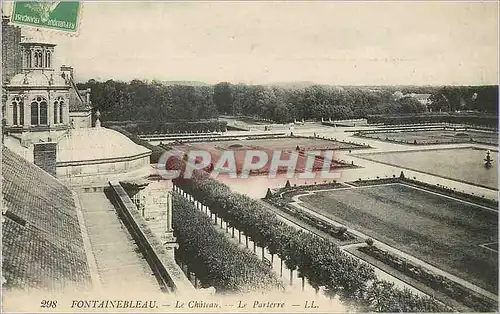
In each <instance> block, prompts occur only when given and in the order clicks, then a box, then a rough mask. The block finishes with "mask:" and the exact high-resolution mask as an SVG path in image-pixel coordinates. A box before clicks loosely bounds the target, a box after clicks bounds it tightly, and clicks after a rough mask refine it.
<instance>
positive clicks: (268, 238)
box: [167, 157, 451, 312]
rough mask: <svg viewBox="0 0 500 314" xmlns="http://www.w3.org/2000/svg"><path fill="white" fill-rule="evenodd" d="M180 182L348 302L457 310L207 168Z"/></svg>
mask: <svg viewBox="0 0 500 314" xmlns="http://www.w3.org/2000/svg"><path fill="white" fill-rule="evenodd" d="M167 169H170V170H181V171H183V170H184V169H185V163H184V162H183V161H182V160H181V159H179V158H175V157H174V158H170V159H169V162H167ZM174 183H175V184H176V185H177V186H178V187H180V188H181V189H182V190H184V191H186V192H187V193H189V194H190V195H192V196H193V197H194V198H195V199H196V200H197V201H199V202H201V203H202V204H204V205H205V206H208V207H209V208H210V209H211V211H212V212H215V213H217V215H218V216H220V217H221V218H223V219H224V220H225V221H226V222H228V223H229V224H231V225H234V226H235V227H236V228H238V230H244V232H245V234H247V235H248V236H250V237H251V238H252V241H254V242H255V243H257V245H259V246H260V247H267V249H268V250H269V252H270V253H271V254H277V255H278V256H279V257H280V258H281V259H282V260H284V261H285V263H286V265H287V267H288V268H290V269H297V270H298V271H299V273H300V276H301V277H302V276H304V277H306V278H307V279H308V281H309V282H310V283H311V284H312V285H315V286H317V287H320V286H324V287H326V291H327V293H328V294H330V295H332V296H333V295H337V296H339V297H340V298H341V299H342V300H343V301H344V302H346V303H350V304H355V305H356V306H358V307H361V308H362V310H364V311H389V312H399V311H404V312H408V311H409V312H422V311H423V312H434V311H440V312H442V311H450V310H451V309H450V308H449V307H447V306H444V305H442V304H441V303H439V302H437V301H436V300H434V299H432V298H429V297H422V296H417V295H415V294H413V293H412V292H410V291H409V290H406V289H405V290H401V289H398V288H395V287H394V284H392V283H389V282H387V281H384V280H380V279H378V278H377V277H376V276H375V273H374V270H373V268H371V267H370V266H369V265H366V264H363V263H361V262H360V261H359V260H357V259H355V258H352V257H350V256H348V255H346V254H345V253H344V252H342V251H341V250H340V248H339V247H338V246H337V245H335V244H333V243H332V242H329V241H327V240H325V239H322V238H319V237H316V236H314V235H312V234H306V233H303V232H299V231H297V230H295V229H293V228H292V227H290V226H287V225H285V224H284V223H283V222H281V221H280V220H278V219H277V217H276V216H275V214H273V213H271V212H269V211H268V210H267V209H266V208H265V207H264V206H263V205H262V204H260V203H259V202H257V201H256V200H253V199H251V198H249V197H247V196H245V195H241V194H238V193H233V192H232V191H231V190H230V189H229V187H227V186H226V185H224V184H222V183H220V182H217V181H215V180H213V179H211V178H209V176H208V174H207V173H205V172H203V171H196V173H195V176H194V177H193V178H191V179H185V178H183V176H181V177H180V178H179V179H175V180H174Z"/></svg>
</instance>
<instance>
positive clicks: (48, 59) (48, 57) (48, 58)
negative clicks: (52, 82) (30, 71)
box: [45, 50, 51, 68]
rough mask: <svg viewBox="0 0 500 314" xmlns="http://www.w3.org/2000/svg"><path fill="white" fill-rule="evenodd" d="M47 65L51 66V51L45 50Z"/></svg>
mask: <svg viewBox="0 0 500 314" xmlns="http://www.w3.org/2000/svg"><path fill="white" fill-rule="evenodd" d="M45 67H47V68H50V67H51V65H50V51H49V50H47V52H45Z"/></svg>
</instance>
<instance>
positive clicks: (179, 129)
mask: <svg viewBox="0 0 500 314" xmlns="http://www.w3.org/2000/svg"><path fill="white" fill-rule="evenodd" d="M103 126H106V127H113V126H120V127H122V128H123V129H124V130H126V131H128V132H131V133H134V134H175V133H190V132H193V133H207V132H224V131H226V130H227V122H226V121H217V120H207V121H177V122H163V123H154V122H144V121H138V122H131V121H127V122H125V123H124V122H122V121H106V122H103Z"/></svg>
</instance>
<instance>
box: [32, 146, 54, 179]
mask: <svg viewBox="0 0 500 314" xmlns="http://www.w3.org/2000/svg"><path fill="white" fill-rule="evenodd" d="M56 150H57V143H56V142H44V143H35V144H34V147H33V161H34V163H35V165H37V166H38V167H40V168H42V169H43V170H45V171H46V172H47V173H49V174H50V175H52V176H54V177H55V176H56Z"/></svg>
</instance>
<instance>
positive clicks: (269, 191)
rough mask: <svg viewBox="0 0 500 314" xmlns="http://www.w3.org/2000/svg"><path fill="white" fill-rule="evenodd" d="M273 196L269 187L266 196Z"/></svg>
mask: <svg viewBox="0 0 500 314" xmlns="http://www.w3.org/2000/svg"><path fill="white" fill-rule="evenodd" d="M271 197H273V193H272V192H271V189H270V188H267V193H266V198H271Z"/></svg>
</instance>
